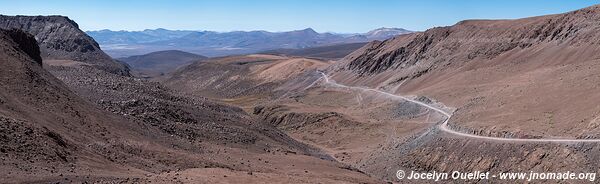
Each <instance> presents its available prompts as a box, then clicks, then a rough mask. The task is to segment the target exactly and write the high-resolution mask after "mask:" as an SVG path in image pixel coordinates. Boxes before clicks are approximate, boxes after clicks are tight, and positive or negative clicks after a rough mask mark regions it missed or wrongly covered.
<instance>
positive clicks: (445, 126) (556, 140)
mask: <svg viewBox="0 0 600 184" xmlns="http://www.w3.org/2000/svg"><path fill="white" fill-rule="evenodd" d="M318 72H319V73H320V74H321V78H322V79H324V80H325V83H327V84H329V85H332V86H336V87H340V88H349V89H357V90H363V91H372V92H376V93H380V94H383V95H386V96H388V97H391V98H399V99H402V100H406V101H409V102H412V103H416V104H419V105H421V106H424V107H426V108H428V109H431V110H434V111H436V112H438V113H440V114H442V115H444V116H446V120H444V122H443V123H442V124H440V125H439V126H438V127H439V129H440V130H441V131H444V132H447V133H450V134H454V135H457V136H461V137H467V138H473V139H483V140H490V141H507V142H553V143H582V142H600V139H563V138H542V139H523V138H504V137H488V136H481V135H475V134H469V133H463V132H459V131H455V130H452V129H451V128H450V127H448V121H450V117H452V114H451V113H448V112H446V111H444V110H442V109H440V108H437V107H434V106H431V105H429V104H426V103H423V102H421V101H417V100H413V99H410V98H408V97H404V96H400V95H396V94H392V93H388V92H385V91H381V90H378V89H372V88H365V87H357V86H346V85H343V84H338V83H336V82H335V81H332V80H330V79H329V76H327V74H325V73H323V72H321V71H318ZM317 80H318V79H317Z"/></svg>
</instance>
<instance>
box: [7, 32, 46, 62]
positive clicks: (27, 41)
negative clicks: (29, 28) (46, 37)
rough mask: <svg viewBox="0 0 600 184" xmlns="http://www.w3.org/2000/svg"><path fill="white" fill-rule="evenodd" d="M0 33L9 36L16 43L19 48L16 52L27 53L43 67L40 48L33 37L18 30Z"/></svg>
mask: <svg viewBox="0 0 600 184" xmlns="http://www.w3.org/2000/svg"><path fill="white" fill-rule="evenodd" d="M0 32H2V33H3V34H5V35H7V36H9V37H10V38H11V39H12V40H13V42H15V43H16V46H17V48H15V50H21V51H23V52H25V53H26V54H27V55H29V57H31V59H33V60H34V61H35V62H37V63H38V64H39V65H42V57H41V56H40V47H39V46H38V43H37V41H35V38H34V37H33V36H32V35H30V34H28V33H26V32H23V31H21V30H18V29H11V30H0Z"/></svg>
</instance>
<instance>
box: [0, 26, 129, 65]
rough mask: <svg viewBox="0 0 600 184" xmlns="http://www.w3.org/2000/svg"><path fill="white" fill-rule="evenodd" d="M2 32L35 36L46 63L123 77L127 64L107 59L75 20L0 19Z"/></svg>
mask: <svg viewBox="0 0 600 184" xmlns="http://www.w3.org/2000/svg"><path fill="white" fill-rule="evenodd" d="M0 28H3V29H21V30H25V31H26V32H28V33H30V34H32V35H34V36H35V39H36V40H37V42H38V43H39V46H40V50H41V53H42V54H41V56H42V58H43V59H44V60H74V61H80V62H83V63H88V64H92V65H95V66H96V67H98V68H100V69H102V70H105V71H109V72H111V73H117V74H122V75H128V74H129V73H128V72H129V69H128V67H127V66H126V65H125V64H122V63H120V62H117V61H115V60H113V59H112V58H111V57H110V56H108V55H106V54H105V53H104V52H103V51H102V50H100V46H99V45H98V43H96V41H94V39H92V38H91V37H89V36H88V35H86V34H85V33H84V32H83V31H81V30H80V29H79V27H78V25H77V23H75V22H74V21H73V20H71V19H69V18H67V17H63V16H4V15H2V16H0Z"/></svg>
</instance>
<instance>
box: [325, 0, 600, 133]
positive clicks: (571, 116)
mask: <svg viewBox="0 0 600 184" xmlns="http://www.w3.org/2000/svg"><path fill="white" fill-rule="evenodd" d="M599 23H600V6H593V7H589V8H585V9H581V10H577V11H573V12H569V13H565V14H557V15H548V16H540V17H532V18H525V19H517V20H467V21H461V22H459V23H457V24H456V25H453V26H449V27H439V28H433V29H430V30H427V31H425V32H421V33H413V34H409V35H402V36H398V37H396V38H393V39H390V40H386V41H384V42H373V43H370V44H368V45H366V46H365V47H363V48H361V49H359V50H358V51H356V52H354V53H352V54H350V55H349V56H348V57H346V58H345V59H343V61H342V62H339V63H338V64H337V65H336V66H335V67H332V69H333V71H334V74H335V76H336V77H335V78H336V79H337V80H338V81H343V82H345V83H352V84H356V85H368V86H371V87H383V88H385V89H388V90H395V89H398V90H397V91H393V92H397V93H400V94H414V95H427V96H431V97H434V98H435V99H438V100H440V101H442V102H443V103H446V105H448V106H452V107H455V108H457V109H458V110H457V111H456V113H455V115H454V116H453V118H452V121H451V122H452V123H456V124H458V125H459V126H463V128H465V129H467V130H468V131H474V132H476V133H478V134H484V135H492V136H513V137H521V136H540V137H589V136H593V137H597V135H598V133H600V129H598V128H597V127H598V126H597V124H598V117H599V116H600V114H599V112H600V107H598V106H597V105H596V104H595V103H593V102H591V101H589V100H588V99H596V98H598V97H600V96H598V95H597V94H599V93H598V92H600V89H599V88H598V85H597V84H598V82H600V77H599V76H598V74H597V73H598V71H600V66H598V64H597V63H598V59H599V58H600V34H598V33H599V32H600V24H599ZM452 123H451V124H452Z"/></svg>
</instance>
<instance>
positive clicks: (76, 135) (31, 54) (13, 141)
mask: <svg viewBox="0 0 600 184" xmlns="http://www.w3.org/2000/svg"><path fill="white" fill-rule="evenodd" d="M36 48H37V44H36V42H35V39H34V38H33V37H32V36H31V35H28V34H27V33H25V32H22V31H19V30H10V31H6V30H0V50H1V52H0V155H1V157H2V159H1V160H0V178H2V183H23V182H25V183H27V182H29V183H32V182H33V183H56V182H61V181H63V182H69V183H80V182H81V183H84V182H90V183H104V182H107V183H114V182H116V183H120V182H133V183H149V182H152V183H156V182H160V183H182V182H185V183H206V182H210V181H213V180H215V177H216V176H218V177H219V178H220V181H224V182H239V181H253V182H260V181H265V180H273V181H279V182H283V183H289V182H292V183H298V182H308V183H318V182H326V183H331V182H371V183H372V182H375V181H373V180H372V179H370V178H368V176H366V175H364V174H362V173H358V172H356V171H353V170H350V169H348V167H347V166H344V165H342V164H339V163H336V162H332V161H328V160H322V159H319V158H316V157H312V156H309V155H314V152H313V150H312V149H311V148H309V147H307V146H306V145H303V144H301V143H298V142H296V141H294V140H292V139H290V138H289V137H287V136H286V135H285V134H283V133H281V132H280V131H278V130H276V129H275V128H273V127H270V126H266V125H265V124H263V123H260V122H257V121H254V119H252V118H250V117H248V116H247V115H246V114H245V113H243V112H242V111H241V110H239V109H238V108H234V107H229V106H225V105H220V104H217V103H214V102H210V101H208V100H206V99H203V98H186V97H184V96H178V95H176V94H173V93H170V92H169V91H168V90H166V89H164V88H162V87H161V86H160V85H157V84H153V83H149V82H143V81H141V80H139V79H133V78H129V77H125V76H122V75H116V74H111V73H107V72H105V71H102V70H98V69H96V68H94V67H89V66H88V65H81V66H48V67H49V68H50V69H53V72H54V73H55V74H56V75H57V76H58V77H61V79H62V80H63V81H65V82H67V83H68V85H65V84H64V83H63V81H60V80H59V79H57V78H56V77H54V76H53V75H52V74H50V73H49V72H47V71H46V70H44V69H43V68H42V67H41V65H40V64H39V55H38V56H37V57H35V54H36V53H39V50H38V51H37V52H36V51H35V49H36ZM72 90H73V91H76V92H77V93H78V94H80V95H84V96H83V98H81V97H79V96H77V95H76V94H75V93H74V92H72ZM90 101H92V102H97V103H98V104H99V105H100V106H96V105H94V104H92V103H90ZM98 107H102V108H105V109H101V108H98ZM106 110H110V111H112V112H113V113H111V112H109V111H106ZM274 168H281V169H274ZM309 171H310V172H309ZM228 176H229V177H228ZM227 177H228V178H227Z"/></svg>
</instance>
